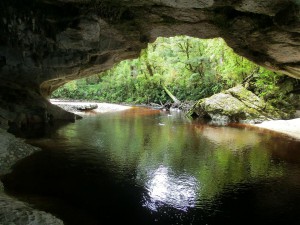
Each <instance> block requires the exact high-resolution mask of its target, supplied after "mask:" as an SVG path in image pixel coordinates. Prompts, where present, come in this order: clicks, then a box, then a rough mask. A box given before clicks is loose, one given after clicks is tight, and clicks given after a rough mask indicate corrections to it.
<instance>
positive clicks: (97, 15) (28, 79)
mask: <svg viewBox="0 0 300 225" xmlns="http://www.w3.org/2000/svg"><path fill="white" fill-rule="evenodd" d="M0 6H1V7H0V32H1V35H0V103H1V108H0V109H1V111H0V126H2V127H5V126H6V125H7V124H6V122H7V121H14V120H17V119H16V118H20V117H21V118H27V119H26V120H29V119H28V118H29V117H31V116H32V118H34V116H36V115H38V117H39V118H40V120H42V121H44V120H46V119H47V115H45V114H47V113H48V114H51V115H52V116H54V118H62V117H64V118H70V115H69V114H65V113H62V112H60V111H59V110H58V109H53V107H52V106H51V105H50V103H49V102H47V101H45V99H44V98H43V97H42V96H47V95H49V94H50V93H51V92H52V91H53V90H55V89H56V88H58V87H59V86H60V85H62V84H64V83H66V82H68V81H70V80H74V79H77V78H81V77H84V76H88V75H91V74H95V73H99V72H101V71H104V70H106V69H108V68H110V67H111V66H112V65H114V64H115V63H117V62H120V61H121V60H123V59H128V58H134V57H137V56H138V54H139V52H140V50H141V49H142V48H144V47H146V44H147V43H148V42H152V41H154V40H155V39H156V38H157V37H158V36H166V37H168V36H175V35H189V36H193V37H199V38H213V37H223V38H224V39H225V41H226V42H227V44H228V45H229V46H230V47H232V48H233V49H234V50H235V51H236V52H237V53H238V54H240V55H242V56H244V57H246V58H248V59H250V60H252V61H254V62H256V63H257V64H260V65H262V66H264V67H267V68H269V69H272V70H276V71H282V72H283V73H285V74H287V75H290V76H294V77H298V78H299V77H300V1H299V0H262V1H251V0H207V1H204V0H178V1H174V0H131V1H128V0H118V1H117V0H22V1H21V0H2V1H1V3H0ZM71 117H72V116H71ZM35 118H37V117H35ZM36 120H39V119H36ZM1 121H2V122H1ZM21 122H22V121H21ZM21 122H20V123H21Z"/></svg>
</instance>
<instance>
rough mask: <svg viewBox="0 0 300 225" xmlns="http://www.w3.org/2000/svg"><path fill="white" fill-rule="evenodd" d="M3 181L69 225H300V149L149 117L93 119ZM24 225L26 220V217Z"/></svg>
mask: <svg viewBox="0 0 300 225" xmlns="http://www.w3.org/2000/svg"><path fill="white" fill-rule="evenodd" d="M28 142H29V143H31V144H34V145H36V146H39V147H41V148H42V151H39V152H37V153H34V154H33V155H31V156H30V157H27V158H25V159H24V160H22V161H20V162H19V163H17V164H16V165H15V167H14V169H13V171H12V173H10V174H8V175H5V176H3V177H2V178H1V180H2V181H3V183H4V185H5V188H6V192H7V193H8V194H9V195H12V196H15V197H17V198H18V199H20V200H22V201H25V202H28V203H30V204H31V205H32V206H33V207H35V208H38V209H40V210H44V211H47V212H50V213H52V214H54V215H55V216H57V217H58V218H61V219H62V220H63V221H64V222H65V224H67V225H68V224H69V225H73V224H75V225H77V224H80V225H106V224H107V225H111V224H139V225H152V224H163V225H175V224H179V225H180V224H181V225H191V224H203V225H205V224H207V225H209V224H231V225H233V224H264V225H266V224H282V225H284V224H288V225H293V224H295V225H296V224H297V225H298V224H300V214H299V211H300V204H299V202H300V142H299V140H298V141H297V140H295V139H292V138H289V137H287V136H283V135H279V134H275V133H272V132H266V131H263V130H261V129H258V128H253V127H247V126H241V125H231V126H213V125H209V124H206V123H204V122H202V121H197V120H193V121H191V120H189V119H187V118H186V117H185V116H184V115H183V114H182V113H180V112H172V113H170V112H162V111H158V110H153V109H147V108H138V107H137V108H131V109H127V110H124V111H118V112H110V113H98V114H89V115H85V116H84V118H83V119H82V120H78V121H76V122H75V123H70V124H65V125H61V126H60V127H59V129H55V130H52V131H48V132H46V133H44V134H43V135H42V136H41V137H39V138H35V139H34V138H32V139H29V140H28ZM16 216H17V215H16Z"/></svg>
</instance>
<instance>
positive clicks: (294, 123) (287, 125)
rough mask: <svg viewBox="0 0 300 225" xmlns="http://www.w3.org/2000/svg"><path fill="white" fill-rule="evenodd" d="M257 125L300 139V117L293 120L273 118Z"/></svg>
mask: <svg viewBox="0 0 300 225" xmlns="http://www.w3.org/2000/svg"><path fill="white" fill-rule="evenodd" d="M254 126H256V127H261V128H265V129H268V130H272V131H276V132H280V133H283V134H287V135H289V136H291V137H293V138H296V139H299V140H300V118H297V119H292V120H272V121H265V122H262V123H260V124H255V125H254Z"/></svg>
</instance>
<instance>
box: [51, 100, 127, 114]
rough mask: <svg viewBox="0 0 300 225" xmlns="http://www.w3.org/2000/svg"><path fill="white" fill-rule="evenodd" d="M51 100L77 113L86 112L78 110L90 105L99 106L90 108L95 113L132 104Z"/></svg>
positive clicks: (120, 108) (110, 110) (114, 109)
mask: <svg viewBox="0 0 300 225" xmlns="http://www.w3.org/2000/svg"><path fill="white" fill-rule="evenodd" d="M50 102H51V103H52V104H54V105H57V106H59V107H61V108H63V109H64V110H66V111H68V112H72V113H76V114H84V113H85V111H81V110H78V108H79V107H85V106H86V107H89V106H94V105H96V106H97V107H96V108H94V109H92V110H90V111H93V112H95V113H106V112H116V111H122V110H126V109H130V108H131V107H132V106H128V105H120V104H112V103H99V102H87V101H71V100H59V99H50Z"/></svg>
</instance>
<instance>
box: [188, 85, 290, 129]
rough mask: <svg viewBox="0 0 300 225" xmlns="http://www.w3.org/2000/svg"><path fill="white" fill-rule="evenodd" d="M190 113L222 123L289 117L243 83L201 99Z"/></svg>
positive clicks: (256, 121) (255, 121)
mask: <svg viewBox="0 0 300 225" xmlns="http://www.w3.org/2000/svg"><path fill="white" fill-rule="evenodd" d="M188 114H189V115H191V116H197V117H203V118H209V119H211V120H212V122H213V123H221V124H227V123H230V122H241V123H259V122H262V121H266V120H273V119H282V118H286V117H288V115H286V114H284V113H282V112H280V111H279V110H277V109H275V108H274V107H272V106H271V105H270V104H268V103H266V102H265V101H264V100H262V99H260V98H259V97H258V96H256V95H255V94H253V93H252V92H251V91H248V90H247V89H245V88H244V87H242V86H241V85H238V86H236V87H234V88H231V89H228V90H227V91H225V92H223V93H219V94H215V95H213V96H211V97H209V98H204V99H201V100H199V102H198V103H196V104H195V105H194V106H193V107H192V108H191V109H190V111H189V112H188Z"/></svg>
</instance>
